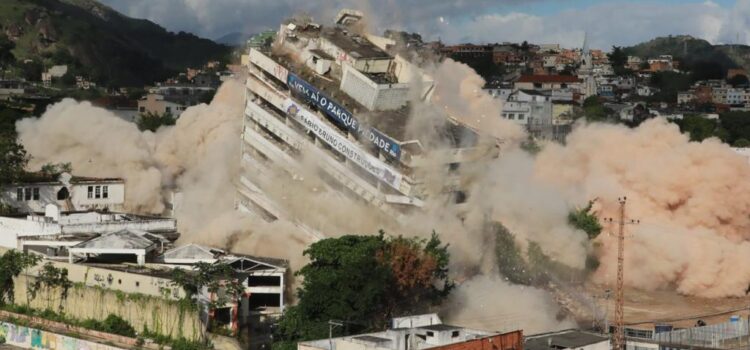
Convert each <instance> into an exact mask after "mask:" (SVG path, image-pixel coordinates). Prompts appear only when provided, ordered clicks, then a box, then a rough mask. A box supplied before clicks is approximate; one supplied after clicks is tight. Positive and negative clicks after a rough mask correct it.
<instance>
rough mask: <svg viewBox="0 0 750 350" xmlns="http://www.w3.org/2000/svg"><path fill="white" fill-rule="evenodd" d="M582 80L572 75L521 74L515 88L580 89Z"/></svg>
mask: <svg viewBox="0 0 750 350" xmlns="http://www.w3.org/2000/svg"><path fill="white" fill-rule="evenodd" d="M581 87H582V81H581V79H579V78H578V77H576V76H572V75H522V76H521V77H520V78H519V79H518V80H517V81H516V82H515V83H514V88H515V89H516V90H565V89H571V90H576V91H580V90H581Z"/></svg>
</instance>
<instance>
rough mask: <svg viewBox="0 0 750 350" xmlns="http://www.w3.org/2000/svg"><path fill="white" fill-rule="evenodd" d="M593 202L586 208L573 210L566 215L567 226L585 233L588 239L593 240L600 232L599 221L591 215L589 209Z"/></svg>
mask: <svg viewBox="0 0 750 350" xmlns="http://www.w3.org/2000/svg"><path fill="white" fill-rule="evenodd" d="M593 204H594V202H593V201H590V202H589V204H588V205H587V206H586V207H583V208H581V209H575V210H573V211H571V212H570V213H569V214H568V224H570V225H571V226H573V227H575V228H577V229H579V230H581V231H583V232H586V235H587V236H588V237H589V239H594V238H596V237H597V236H599V234H600V233H601V232H602V225H601V224H600V223H599V219H597V217H596V216H595V215H594V214H592V213H591V207H592V206H593Z"/></svg>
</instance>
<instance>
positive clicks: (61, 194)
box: [57, 187, 70, 201]
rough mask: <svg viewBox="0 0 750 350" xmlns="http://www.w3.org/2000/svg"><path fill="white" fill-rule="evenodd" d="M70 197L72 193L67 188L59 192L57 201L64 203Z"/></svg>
mask: <svg viewBox="0 0 750 350" xmlns="http://www.w3.org/2000/svg"><path fill="white" fill-rule="evenodd" d="M68 197H70V192H69V191H68V189H67V188H65V187H63V188H61V189H60V191H57V200H59V201H64V200H66V199H68Z"/></svg>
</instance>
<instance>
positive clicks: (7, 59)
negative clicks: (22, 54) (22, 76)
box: [0, 33, 16, 68]
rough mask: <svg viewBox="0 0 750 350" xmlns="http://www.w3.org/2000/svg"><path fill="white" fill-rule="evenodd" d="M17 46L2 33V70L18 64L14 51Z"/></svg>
mask: <svg viewBox="0 0 750 350" xmlns="http://www.w3.org/2000/svg"><path fill="white" fill-rule="evenodd" d="M15 47H16V44H15V43H13V42H12V41H10V39H9V38H8V36H7V35H5V34H4V33H0V68H5V67H7V66H8V65H11V64H13V63H15V62H16V57H15V56H13V49H14V48H15Z"/></svg>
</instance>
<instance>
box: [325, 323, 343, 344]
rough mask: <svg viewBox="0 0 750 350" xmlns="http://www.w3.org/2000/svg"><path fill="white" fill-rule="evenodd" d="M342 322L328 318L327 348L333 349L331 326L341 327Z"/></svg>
mask: <svg viewBox="0 0 750 350" xmlns="http://www.w3.org/2000/svg"><path fill="white" fill-rule="evenodd" d="M343 326H344V322H343V321H337V320H328V345H329V349H333V328H334V327H343Z"/></svg>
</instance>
